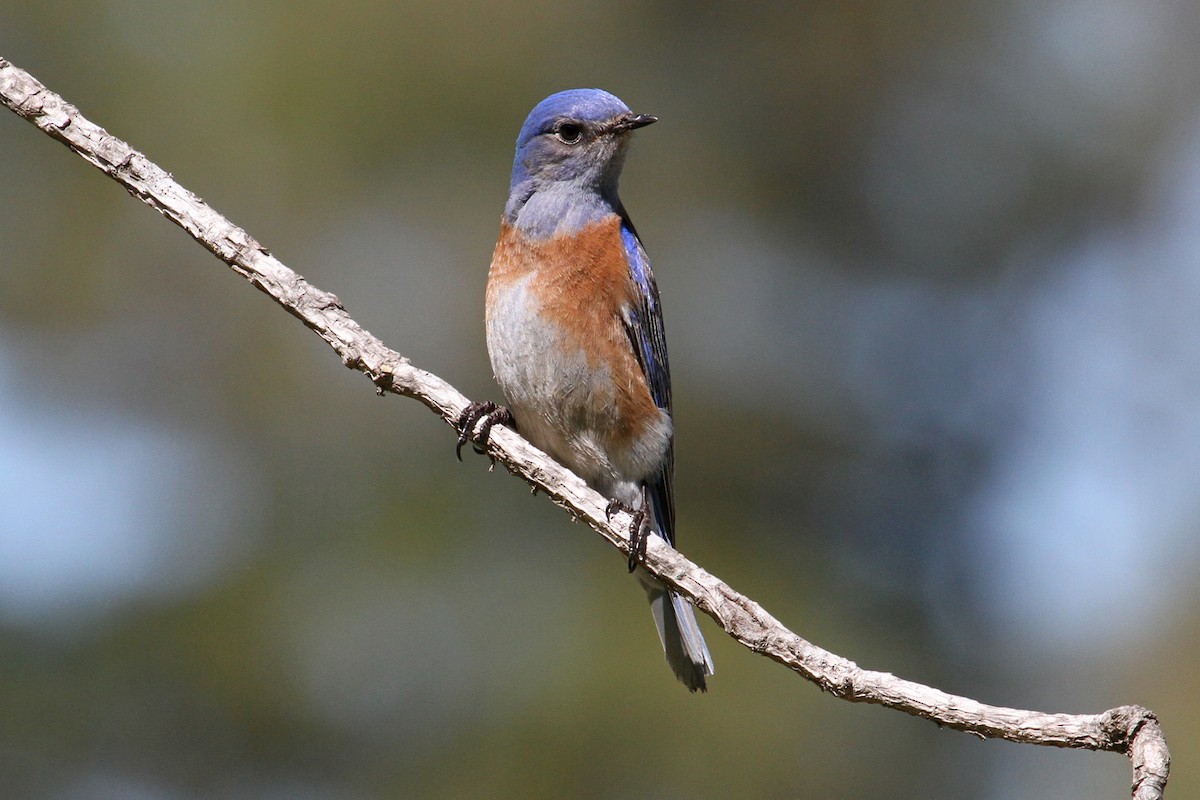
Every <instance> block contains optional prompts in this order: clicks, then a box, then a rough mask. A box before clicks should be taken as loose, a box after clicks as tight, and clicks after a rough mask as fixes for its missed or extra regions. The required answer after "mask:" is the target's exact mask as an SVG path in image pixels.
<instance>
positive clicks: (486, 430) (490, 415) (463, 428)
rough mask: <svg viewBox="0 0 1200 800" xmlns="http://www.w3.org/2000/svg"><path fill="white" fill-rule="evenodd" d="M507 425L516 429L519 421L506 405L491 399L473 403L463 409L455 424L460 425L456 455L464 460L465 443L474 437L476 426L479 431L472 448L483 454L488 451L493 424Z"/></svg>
mask: <svg viewBox="0 0 1200 800" xmlns="http://www.w3.org/2000/svg"><path fill="white" fill-rule="evenodd" d="M497 424H499V425H507V426H508V427H510V428H512V429H513V430H516V427H517V421H516V420H515V419H513V415H512V412H511V411H509V410H508V409H507V408H505V407H504V406H498V405H496V404H495V403H493V402H492V401H491V400H484V401H483V402H482V403H471V404H470V405H469V406H467V407H466V408H464V409H463V411H462V413H461V414H459V415H458V419H457V420H455V425H456V426H457V427H458V444H457V445H456V446H455V447H454V455H456V456H458V460H459V461H462V448H463V445H464V444H466V443H467V442H468V441H471V439H472V436H471V434H472V432H474V431H475V426H476V425H478V426H479V431H478V432H477V433H475V436H474V441H472V442H471V448H472V449H473V450H474V451H475V452H476V453H478V454H479V455H483V454H484V453H486V452H487V449H486V448H487V443H488V437H489V436H490V435H491V433H492V426H493V425H497ZM492 463H493V464H495V463H496V459H494V458H493V459H492Z"/></svg>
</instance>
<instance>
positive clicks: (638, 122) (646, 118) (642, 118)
mask: <svg viewBox="0 0 1200 800" xmlns="http://www.w3.org/2000/svg"><path fill="white" fill-rule="evenodd" d="M655 122H658V117H655V116H652V115H650V114H638V115H637V116H629V117H621V118H620V119H618V120H617V121H616V122H614V123H613V125H612V131H613V133H624V132H625V131H631V130H633V129H634V128H644V127H646V126H647V125H652V124H654V123H655Z"/></svg>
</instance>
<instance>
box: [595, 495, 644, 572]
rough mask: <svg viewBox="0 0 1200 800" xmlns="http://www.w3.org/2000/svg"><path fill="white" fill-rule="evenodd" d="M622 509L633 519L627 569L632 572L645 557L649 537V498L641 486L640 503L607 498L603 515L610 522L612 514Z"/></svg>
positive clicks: (630, 528) (630, 527)
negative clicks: (636, 505)
mask: <svg viewBox="0 0 1200 800" xmlns="http://www.w3.org/2000/svg"><path fill="white" fill-rule="evenodd" d="M618 511H624V512H625V513H626V514H629V515H630V516H632V517H633V519H632V520H631V521H630V523H629V571H630V572H633V571H634V570H635V569H637V568H638V564H640V563H641V561H642V559H644V558H645V557H646V541H647V540H648V539H649V538H650V498H649V496H647V494H646V489H645V487H643V488H642V503H641V506H639V507H638V508H634V507H633V506H631V505H629V504H628V503H623V502H621V501H620V500H616V499H613V500H609V501H608V505H607V506H605V507H604V517H605V519H606V520H608V521H609V522H612V518H613V514H616V513H617V512H618Z"/></svg>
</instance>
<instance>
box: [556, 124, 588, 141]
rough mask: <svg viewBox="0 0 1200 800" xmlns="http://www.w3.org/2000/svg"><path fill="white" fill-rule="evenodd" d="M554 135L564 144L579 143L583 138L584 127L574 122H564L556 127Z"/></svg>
mask: <svg viewBox="0 0 1200 800" xmlns="http://www.w3.org/2000/svg"><path fill="white" fill-rule="evenodd" d="M554 135H555V136H557V137H558V140H559V141H560V142H562V143H563V144H579V140H580V139H582V138H583V128H581V127H579V126H578V125H576V124H575V123H573V122H564V123H562V124H561V125H559V126H558V127H557V128H555V129H554Z"/></svg>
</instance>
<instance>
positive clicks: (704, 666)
mask: <svg viewBox="0 0 1200 800" xmlns="http://www.w3.org/2000/svg"><path fill="white" fill-rule="evenodd" d="M642 585H643V587H644V588H645V589H646V596H647V597H648V598H649V599H650V611H651V613H652V614H653V615H654V624H655V625H656V626H657V627H658V638H659V639H660V640H661V641H662V646H663V653H664V654H665V655H666V657H667V664H669V665H670V667H671V671H672V672H674V673H675V677H676V678H678V679H679V682H680V683H682V684H683V685H684V686H686V687H687V688H688V689H689V690H691V691H693V692H695V691H697V690H699V691H701V692H704V691H707V690H708V686H707V684H706V683H705V681H704V678H705V676H707V675H712V674H713V662H712V656H711V655H709V652H708V646H707V645H706V644H705V643H704V637H703V636H702V635H701V634H700V626H699V625H697V624H696V614H695V612H694V611H693V610H692V606H691V604H689V603H688V601H687V600H684V599H683V598H682V597H680V596H679V595H677V594H675V593H674V592H672V591H670V590H668V589H667V588H666V587H665V586H663V585H662V584H661V583H659V582H658V581H647V580H645V579H643V580H642Z"/></svg>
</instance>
